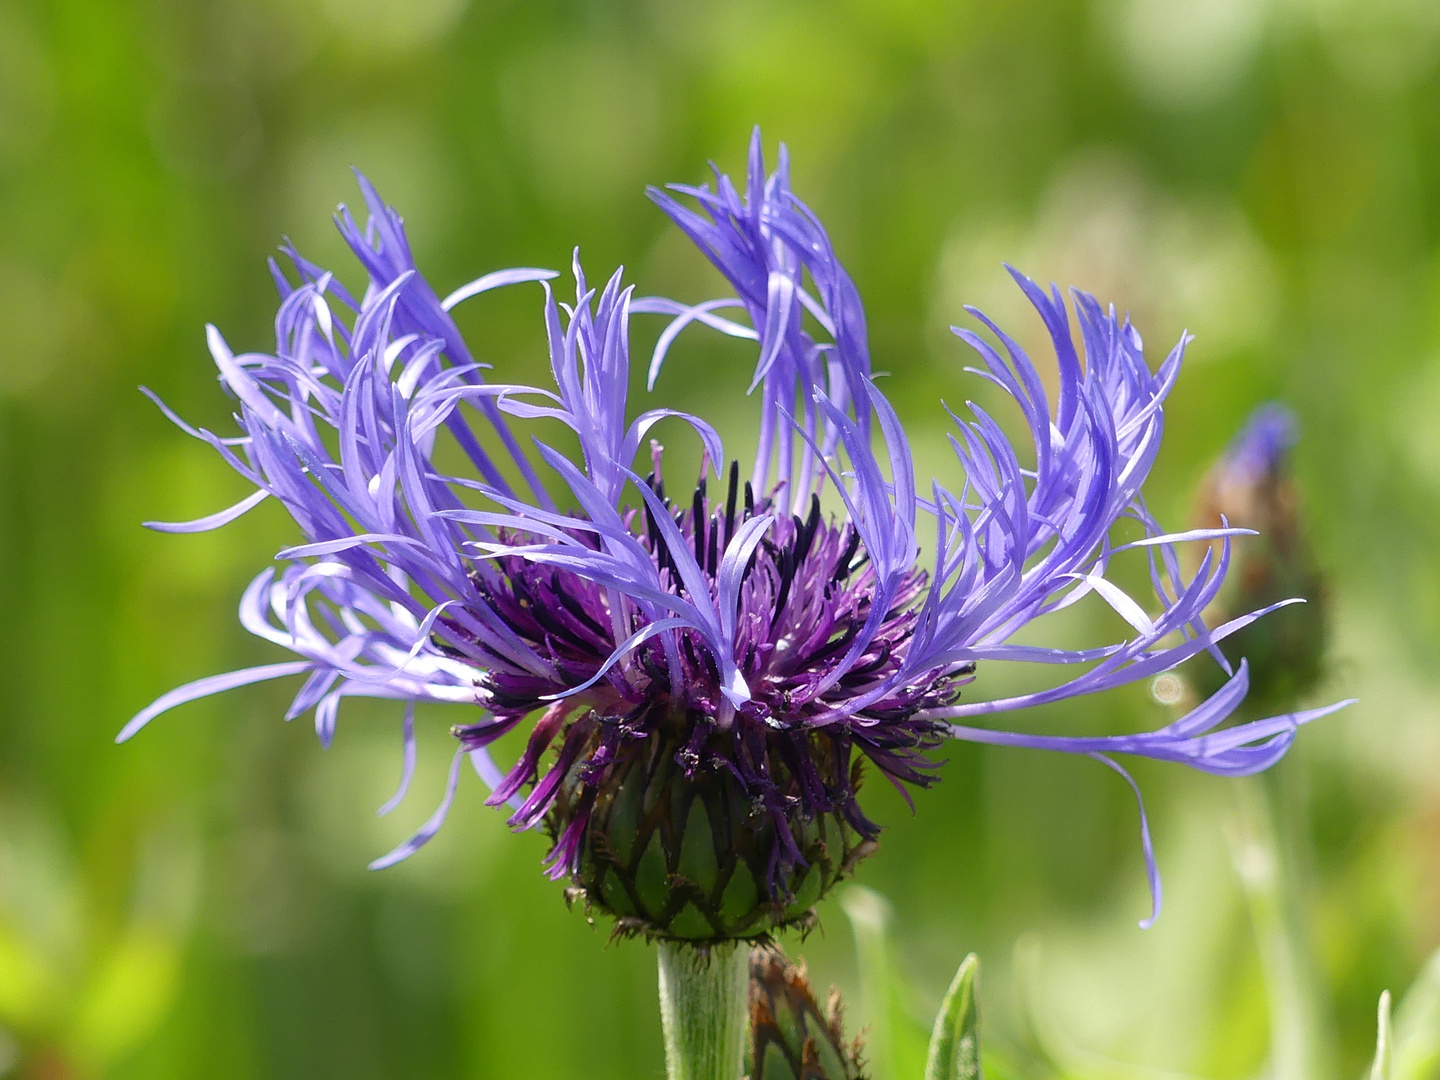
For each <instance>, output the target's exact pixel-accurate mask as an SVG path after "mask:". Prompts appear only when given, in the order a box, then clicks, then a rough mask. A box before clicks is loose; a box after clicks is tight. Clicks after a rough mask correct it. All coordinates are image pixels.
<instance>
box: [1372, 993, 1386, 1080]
mask: <svg viewBox="0 0 1440 1080" xmlns="http://www.w3.org/2000/svg"><path fill="white" fill-rule="evenodd" d="M1378 1012H1379V1015H1378V1016H1377V1017H1376V1019H1375V1060H1374V1062H1373V1063H1372V1064H1371V1065H1370V1080H1390V991H1389V990H1386V991H1384V992H1382V993H1381V995H1380V1007H1379V1010H1378Z"/></svg>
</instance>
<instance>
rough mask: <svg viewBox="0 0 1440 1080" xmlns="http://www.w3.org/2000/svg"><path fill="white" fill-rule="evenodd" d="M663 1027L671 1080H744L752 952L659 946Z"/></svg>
mask: <svg viewBox="0 0 1440 1080" xmlns="http://www.w3.org/2000/svg"><path fill="white" fill-rule="evenodd" d="M659 951H660V1022H661V1025H662V1026H663V1027H664V1029H665V1072H666V1075H667V1076H668V1077H669V1080H740V1076H741V1074H742V1073H743V1071H744V1055H745V1020H746V1016H745V1012H746V1002H747V996H748V991H749V986H750V949H749V947H748V945H746V944H745V943H743V942H740V943H735V942H727V943H725V944H722V945H712V946H710V947H709V948H708V949H704V950H701V949H697V948H695V947H694V946H692V945H684V944H678V943H676V942H670V941H662V942H660V950H659Z"/></svg>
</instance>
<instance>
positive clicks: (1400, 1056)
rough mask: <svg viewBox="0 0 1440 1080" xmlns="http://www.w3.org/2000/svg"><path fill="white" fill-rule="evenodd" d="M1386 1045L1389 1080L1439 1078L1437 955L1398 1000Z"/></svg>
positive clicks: (1439, 979)
mask: <svg viewBox="0 0 1440 1080" xmlns="http://www.w3.org/2000/svg"><path fill="white" fill-rule="evenodd" d="M1390 1046H1391V1049H1390V1076H1391V1077H1393V1080H1436V1078H1437V1077H1440V952H1436V953H1435V954H1433V955H1432V956H1431V957H1430V960H1429V961H1428V962H1427V963H1426V965H1425V969H1424V970H1423V971H1421V972H1420V976H1419V978H1417V979H1416V980H1415V981H1414V983H1412V984H1411V986H1410V989H1409V990H1407V991H1405V996H1404V997H1403V998H1401V1000H1400V1005H1399V1007H1398V1008H1396V1010H1395V1024H1394V1032H1393V1035H1392V1036H1391V1040H1390Z"/></svg>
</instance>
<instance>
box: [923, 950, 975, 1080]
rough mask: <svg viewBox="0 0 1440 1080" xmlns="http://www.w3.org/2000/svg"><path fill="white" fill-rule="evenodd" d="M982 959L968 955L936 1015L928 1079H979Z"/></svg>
mask: <svg viewBox="0 0 1440 1080" xmlns="http://www.w3.org/2000/svg"><path fill="white" fill-rule="evenodd" d="M979 978H980V959H979V957H977V956H976V955H975V954H974V953H971V954H970V955H969V956H967V957H966V958H965V959H964V961H962V962H961V964H960V970H958V971H957V972H955V979H954V981H953V982H951V983H950V989H949V991H948V992H947V993H946V994H945V1000H944V1002H943V1003H942V1004H941V1005H940V1015H939V1016H937V1017H935V1030H934V1032H933V1033H932V1034H931V1036H930V1054H929V1056H928V1057H927V1058H926V1061H925V1080H979V1077H980V1033H979V1030H978V1028H979V1023H980V1010H979V1002H978V1001H977V999H976V995H977V992H978V985H977V984H978V981H979Z"/></svg>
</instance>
